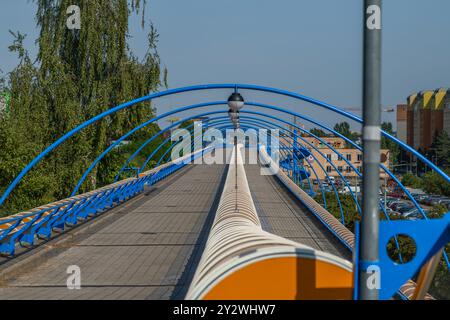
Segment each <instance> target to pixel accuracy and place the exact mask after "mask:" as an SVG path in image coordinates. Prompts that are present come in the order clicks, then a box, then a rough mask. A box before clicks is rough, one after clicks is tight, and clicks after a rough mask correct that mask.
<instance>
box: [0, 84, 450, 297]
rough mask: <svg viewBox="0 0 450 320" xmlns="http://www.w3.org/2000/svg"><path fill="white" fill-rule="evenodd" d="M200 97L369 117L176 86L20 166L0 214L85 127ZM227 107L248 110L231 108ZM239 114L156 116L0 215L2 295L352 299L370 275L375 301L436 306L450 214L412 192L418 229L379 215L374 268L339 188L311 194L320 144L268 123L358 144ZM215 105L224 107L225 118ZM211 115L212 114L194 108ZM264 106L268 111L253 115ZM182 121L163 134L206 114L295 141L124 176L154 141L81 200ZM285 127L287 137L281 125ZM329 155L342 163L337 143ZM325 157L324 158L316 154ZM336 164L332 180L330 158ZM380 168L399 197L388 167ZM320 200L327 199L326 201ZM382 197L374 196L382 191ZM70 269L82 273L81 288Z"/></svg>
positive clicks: (228, 148)
mask: <svg viewBox="0 0 450 320" xmlns="http://www.w3.org/2000/svg"><path fill="white" fill-rule="evenodd" d="M200 90H232V91H233V92H234V94H236V93H237V92H242V93H244V92H247V91H259V92H260V91H263V92H266V93H271V94H274V95H283V96H285V97H289V98H292V99H294V100H295V99H296V100H300V101H303V102H307V103H309V104H311V105H313V106H314V107H320V108H323V109H324V110H326V111H329V112H334V113H336V114H337V115H340V116H343V117H348V118H350V119H351V120H353V121H361V119H359V118H357V117H356V116H354V115H351V114H349V113H347V112H345V111H342V110H341V109H339V108H336V107H334V106H331V105H329V104H326V103H324V102H320V101H318V100H314V99H312V98H308V97H305V96H302V95H299V94H296V93H291V92H287V91H282V90H279V89H273V88H267V87H259V86H254V85H238V84H224V85H205V86H194V87H187V88H181V89H173V90H168V91H164V92H160V93H156V94H152V95H149V96H147V97H143V98H140V99H137V100H135V101H131V102H129V103H126V104H124V105H121V106H118V107H115V108H112V109H109V111H107V112H105V113H104V114H101V115H99V116H97V117H95V118H93V119H91V120H90V121H88V122H86V123H83V124H82V125H80V126H79V127H78V128H75V129H74V130H72V131H71V132H68V133H67V134H66V135H65V136H64V137H62V138H61V139H59V140H58V141H56V142H55V143H53V144H52V145H51V146H49V148H48V149H46V150H45V151H44V152H43V153H42V154H41V155H39V156H38V157H37V158H36V159H35V160H33V162H32V163H30V165H29V166H27V167H26V168H24V170H23V171H22V172H21V173H20V174H19V175H18V177H17V179H16V180H15V181H13V182H12V183H11V185H10V186H9V187H8V188H7V189H6V190H5V192H4V193H3V195H2V198H1V199H0V204H2V203H4V202H5V201H7V198H8V197H9V196H10V194H11V195H13V191H14V189H15V187H16V186H17V185H18V184H19V183H21V180H22V178H23V177H24V176H25V175H26V174H27V173H28V172H29V171H30V170H32V169H33V167H34V166H35V165H36V164H37V163H39V162H40V161H43V160H44V158H45V157H46V155H47V154H48V153H50V152H53V151H54V150H55V149H56V148H57V147H58V146H59V145H60V144H62V143H64V142H65V141H66V140H67V139H69V138H70V137H72V136H74V135H76V134H77V133H78V132H79V131H81V130H83V129H84V128H85V127H87V126H90V125H95V123H96V122H97V121H100V120H101V119H103V118H104V117H106V116H108V115H109V114H113V113H114V112H117V111H119V110H122V109H124V108H131V107H133V105H135V104H136V103H140V102H142V101H147V100H153V99H157V98H159V97H163V96H167V95H175V94H180V93H183V92H190V91H200ZM233 103H238V104H240V103H242V104H241V105H239V106H238V108H237V109H238V110H233V106H235V105H233ZM243 104H244V101H243V99H242V101H240V100H239V99H237V100H236V101H225V100H223V101H212V102H206V103H204V102H202V103H199V104H194V105H190V106H186V107H181V108H177V109H175V110H173V111H170V112H168V113H165V114H163V115H159V116H157V117H156V118H153V119H149V120H148V121H147V122H145V123H143V124H142V125H141V126H139V127H137V128H135V129H133V130H132V131H130V132H129V133H127V134H126V135H124V136H123V137H122V138H120V139H118V140H117V141H116V142H114V143H113V144H112V145H111V146H110V147H109V148H108V149H106V150H105V151H104V152H103V153H102V154H101V155H99V157H98V158H97V159H96V160H95V161H94V162H93V163H92V165H91V166H90V167H89V168H88V170H87V171H86V172H85V174H84V175H83V177H81V179H80V181H79V183H78V185H77V186H75V189H74V191H73V193H72V194H71V195H70V196H69V197H68V198H67V199H63V200H60V201H58V202H55V203H51V204H47V205H44V206H42V207H38V208H35V209H32V210H29V211H27V212H22V213H18V214H15V215H11V216H9V217H5V218H2V219H0V253H1V254H2V256H1V257H0V299H55V300H56V299H139V300H142V299H213V300H226V299H305V300H308V299H357V298H358V293H357V291H358V290H357V288H358V286H360V285H361V284H360V283H358V277H357V274H358V272H359V271H360V270H361V268H363V269H364V268H366V269H367V270H368V272H369V271H370V270H372V271H370V272H373V273H374V275H375V276H377V275H378V274H377V272H379V273H380V274H381V280H380V281H381V282H380V283H381V287H380V288H378V290H379V291H380V298H381V299H391V298H398V299H414V298H426V299H432V297H431V296H430V295H427V294H426V289H425V292H423V290H424V288H428V286H429V280H427V279H429V277H430V274H433V270H434V269H433V267H432V262H433V261H434V260H436V259H438V260H441V259H442V261H443V262H444V263H448V258H447V253H446V252H445V250H444V251H442V248H443V247H444V246H445V245H446V244H447V243H448V242H449V239H448V238H449V235H450V230H449V226H450V224H449V221H450V220H449V219H448V217H449V216H444V218H442V219H428V217H427V215H426V212H425V211H424V210H423V209H422V208H421V207H420V205H419V204H418V203H417V202H415V200H414V198H413V197H411V195H410V194H409V196H410V197H411V201H413V202H414V203H415V205H416V206H417V208H418V210H419V211H420V212H422V213H423V219H420V220H417V221H402V220H400V221H390V218H389V215H388V214H387V213H386V211H385V210H383V206H381V205H380V216H381V218H380V219H381V220H382V221H381V222H380V248H382V249H380V261H379V264H378V265H376V266H375V267H376V268H375V269H371V267H372V266H367V265H365V264H364V261H360V259H359V256H358V252H359V225H358V224H357V225H356V227H355V233H356V235H355V234H354V233H353V232H352V231H351V230H349V229H348V222H349V221H348V219H349V217H348V216H346V212H345V210H344V206H343V205H342V204H341V202H340V200H339V199H340V195H341V194H340V193H339V192H338V191H337V190H336V188H335V187H334V186H333V184H331V186H332V188H333V189H332V190H331V191H330V190H328V191H327V190H326V189H325V188H323V187H322V184H321V182H319V185H318V186H317V188H316V189H315V190H313V188H312V185H313V180H314V177H315V176H317V172H315V171H314V170H313V167H312V166H311V165H310V163H309V162H310V158H311V157H314V153H313V152H311V150H313V149H314V148H315V147H314V145H311V144H310V143H309V142H308V140H306V139H304V137H305V136H306V135H307V134H309V135H310V136H311V137H314V138H315V139H318V140H321V138H320V137H318V136H315V135H314V134H312V133H310V132H309V131H308V130H306V129H304V128H303V127H299V126H297V125H296V124H295V123H292V122H291V121H290V120H287V119H286V118H284V117H282V116H277V115H273V114H276V112H278V113H280V114H281V115H283V114H288V115H295V116H298V117H301V118H302V119H303V120H305V121H309V122H311V123H312V124H314V125H317V126H319V127H321V128H322V129H324V130H329V131H330V132H332V133H333V134H334V135H335V136H338V137H341V138H343V139H344V140H346V141H347V142H348V143H350V144H353V145H354V147H355V148H356V149H359V150H361V147H360V146H359V145H357V144H356V143H355V142H353V141H351V140H349V139H348V138H347V137H343V136H342V135H341V134H340V133H338V132H335V131H334V130H332V129H330V128H328V127H326V126H325V125H323V124H322V123H321V121H320V120H316V119H312V118H308V117H306V116H304V115H302V114H300V113H296V112H293V111H289V110H287V109H284V108H280V107H277V106H273V105H268V104H264V103H259V102H249V101H245V106H252V107H254V109H251V110H246V109H245V108H243V109H241V108H242V105H243ZM221 105H229V106H230V107H231V110H230V112H229V110H228V108H225V109H224V108H222V107H219V106H221ZM211 106H213V107H214V108H215V109H214V111H208V112H198V110H201V109H202V108H204V107H211ZM258 109H262V110H271V113H267V112H263V111H255V110H258ZM185 111H190V112H193V113H195V115H191V116H187V117H185V118H184V119H183V120H180V122H179V123H174V124H172V125H171V126H169V127H168V128H165V129H163V130H161V132H159V133H158V134H157V135H160V134H163V133H164V132H166V131H168V130H171V129H172V128H173V127H175V126H177V125H179V124H180V123H181V122H182V121H185V120H189V119H194V118H198V117H206V116H207V117H208V123H207V126H208V127H211V128H216V129H217V130H219V131H220V132H221V131H223V130H225V129H232V130H234V131H236V130H238V129H253V130H258V129H265V130H268V131H269V132H271V130H273V131H275V129H277V130H281V131H282V132H284V134H285V136H286V135H289V136H290V137H291V138H290V139H280V146H279V147H276V146H274V145H272V144H271V143H268V144H264V143H261V142H260V141H256V143H254V144H252V143H248V142H247V143H246V142H245V141H244V142H242V143H240V142H237V141H234V142H232V141H219V142H220V144H219V143H218V142H217V141H215V143H205V142H204V141H202V143H201V147H200V148H199V149H195V150H193V151H192V152H190V153H187V154H186V153H185V154H184V156H183V157H181V158H179V159H172V160H170V161H167V162H165V163H164V164H161V163H162V159H160V160H159V161H158V162H157V165H156V166H155V167H154V168H153V169H150V170H148V168H146V166H147V164H148V163H149V161H150V159H151V158H152V156H153V155H150V156H149V157H148V158H147V161H146V162H145V163H144V164H143V166H142V168H140V169H139V170H138V175H137V176H136V177H134V178H127V179H122V178H121V177H122V176H123V172H124V171H126V170H129V169H131V168H129V167H128V165H129V163H130V162H131V161H132V159H133V158H134V157H136V156H137V155H138V154H139V152H141V151H142V150H143V149H144V148H145V146H146V145H148V143H150V142H151V141H153V139H155V137H149V140H148V141H147V142H146V143H144V144H143V145H142V146H141V147H140V148H139V149H138V150H136V152H135V154H133V155H132V156H131V157H130V159H129V160H128V161H127V162H126V163H125V164H124V166H123V167H122V169H121V170H120V172H118V173H117V176H116V182H115V183H113V184H111V185H108V186H104V187H102V188H100V189H97V190H93V191H90V192H88V193H84V194H79V193H78V190H79V189H80V186H81V185H82V184H83V182H84V180H85V179H86V178H87V177H88V176H89V174H90V172H91V171H92V170H93V168H95V166H96V165H97V164H98V163H99V161H101V159H102V158H103V157H104V155H106V154H107V153H108V152H110V151H111V150H112V149H114V147H115V146H116V145H117V144H119V143H120V142H121V141H123V140H124V139H127V138H129V137H130V136H131V135H132V134H133V133H134V132H136V131H138V130H139V129H141V128H143V127H144V126H146V125H149V124H151V123H154V122H155V121H158V120H160V119H164V118H165V117H168V116H171V115H173V114H177V113H180V112H185ZM194 111H195V112H194ZM228 113H229V114H228ZM272 113H273V114H272ZM220 114H222V115H221V116H220ZM223 114H224V115H223ZM288 125H289V126H290V127H289V128H290V129H286V128H288ZM292 128H294V130H291V129H292ZM187 129H189V128H187ZM190 129H191V130H192V131H193V130H194V128H193V127H191V128H190ZM188 134H189V136H190V135H191V134H192V133H191V132H190V131H188ZM383 135H384V136H385V137H386V138H388V139H391V140H392V141H395V142H396V143H398V144H399V145H400V146H401V147H402V148H404V149H405V150H406V151H408V152H411V153H412V154H414V155H415V156H416V157H417V158H418V159H419V160H421V161H423V162H424V163H425V164H426V165H429V166H430V167H432V168H433V169H434V170H435V171H436V172H438V173H439V174H441V176H442V177H443V178H444V180H445V181H446V182H447V183H450V179H449V178H448V176H446V175H445V173H444V172H443V171H441V170H440V169H439V168H437V167H436V166H434V164H432V163H431V162H429V161H428V160H427V159H426V158H425V157H423V156H422V155H420V154H418V153H417V152H416V151H415V150H413V149H411V148H410V147H409V146H406V145H404V144H402V143H401V142H400V141H398V140H397V139H396V138H395V137H392V136H390V135H388V134H387V133H383ZM195 138H196V137H195V136H194V139H195ZM168 141H169V140H166V142H165V143H167V142H168ZM180 143H181V142H180ZM189 145H190V143H189ZM173 147H174V146H172V147H171V148H173ZM329 149H330V150H331V151H332V152H335V153H339V150H336V149H334V148H333V147H332V146H329ZM218 151H225V152H224V160H226V161H224V162H223V164H218V163H214V164H207V163H212V162H214V161H212V159H213V157H214V156H215V154H216V153H217V152H218ZM250 151H252V152H254V153H255V154H257V161H256V162H254V163H249V161H248V159H249V158H250V156H249V155H248V154H249V153H250ZM275 154H277V155H278V157H279V160H280V161H275V160H274V159H278V158H277V157H275ZM319 154H322V155H323V152H322V151H320V150H319ZM324 156H325V155H324ZM325 158H326V156H325ZM307 159H308V161H309V162H308V161H307ZM199 160H201V161H199ZM313 160H314V159H313ZM315 160H316V161H318V159H315ZM328 161H329V162H330V164H329V165H330V166H333V167H334V168H335V170H336V171H338V168H337V167H336V166H335V165H334V164H333V161H332V160H331V159H328ZM349 166H350V167H352V170H355V172H357V174H358V176H362V172H359V171H358V169H357V168H354V166H352V165H351V164H349ZM322 169H323V170H324V172H325V175H326V177H327V178H328V179H329V180H330V176H329V175H328V174H327V172H326V170H325V168H322ZM380 169H381V170H384V171H385V172H387V173H388V174H389V175H390V176H391V178H392V179H393V180H394V181H396V182H397V183H398V185H399V186H400V187H402V185H401V182H400V181H398V179H397V178H396V177H395V175H393V174H392V173H391V172H390V171H389V169H388V168H386V167H382V166H381V167H380ZM338 174H339V176H341V177H342V178H343V181H344V183H345V184H346V185H347V187H348V190H350V196H351V197H352V199H353V200H354V205H355V207H356V208H357V209H358V212H359V213H360V214H362V209H361V203H360V202H361V200H360V199H359V198H358V197H357V196H356V195H354V194H353V193H352V191H351V188H350V182H349V181H348V180H347V179H345V176H344V175H343V173H341V172H338ZM316 181H318V179H316ZM403 188H404V187H403ZM404 190H405V191H406V193H407V195H408V192H407V190H406V188H404ZM329 194H332V195H333V196H335V197H336V199H337V202H336V203H337V208H334V209H335V210H334V211H333V212H331V211H332V210H331V206H330V204H328V205H327V202H326V199H327V196H329ZM321 197H322V199H323V201H319V200H318V199H320V198H321ZM374 197H377V199H378V195H374ZM403 234H406V235H408V236H410V237H411V238H413V239H414V240H415V243H416V246H417V253H416V256H415V257H414V259H413V260H412V261H410V262H408V263H402V262H403V261H402V256H401V250H397V251H396V252H397V253H398V254H399V257H397V258H396V259H394V260H392V259H391V258H390V257H389V256H388V253H387V250H386V246H387V244H388V241H389V240H391V241H392V243H393V245H394V246H399V242H398V241H397V235H403ZM436 257H437V258H436ZM74 268H75V269H74ZM71 270H76V272H75V275H76V276H78V277H79V278H78V279H77V280H74V278H73V277H72V276H73V274H72V273H71V272H72V271H71ZM377 270H378V271H377ZM413 280H414V281H413ZM375 282H376V281H375ZM427 283H428V285H427ZM73 284H75V288H74V287H71V285H73ZM78 285H79V286H78Z"/></svg>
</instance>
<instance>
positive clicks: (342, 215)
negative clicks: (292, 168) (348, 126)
mask: <svg viewBox="0 0 450 320" xmlns="http://www.w3.org/2000/svg"><path fill="white" fill-rule="evenodd" d="M212 113H214V114H218V113H225V111H215V112H212ZM243 113H252V114H257V115H261V116H266V115H265V114H263V113H259V112H252V111H243ZM205 114H211V112H208V113H204V114H201V116H203V115H205ZM195 117H199V115H196V116H195ZM195 117H191V118H195ZM243 118H244V117H242V119H243ZM246 118H248V117H246ZM272 118H273V119H278V118H276V117H272ZM187 119H188V118H186V119H184V120H181V121H179V122H180V123H182V122H184V121H186V120H187ZM248 119H249V120H254V121H257V120H260V121H265V120H261V119H250V118H248ZM209 120H212V119H209ZM278 120H279V121H282V120H281V119H278ZM283 121H284V120H283ZM265 123H266V124H267V123H269V124H270V123H271V122H268V121H265ZM286 123H288V124H292V125H294V124H293V123H291V122H287V121H286ZM276 126H277V127H278V128H280V129H282V130H284V131H287V132H289V133H291V134H293V135H295V136H296V137H297V138H300V139H301V140H302V141H304V142H306V143H308V144H309V145H310V146H311V147H313V148H314V149H315V150H316V151H318V152H319V154H320V155H321V156H322V157H323V158H324V159H325V160H326V161H327V162H329V163H330V164H331V165H332V166H333V167H334V168H335V170H336V172H338V173H339V175H340V176H341V178H342V179H343V181H344V182H345V184H346V186H347V187H348V189H349V190H350V192H351V194H352V197H353V199H354V201H355V203H356V204H357V207H358V211H359V212H360V213H361V209H360V206H359V204H358V201H357V199H356V197H355V195H354V193H353V192H352V191H351V189H350V186H349V185H348V182H347V180H346V179H345V177H343V176H342V174H341V173H340V172H339V170H338V169H337V168H336V167H335V166H334V164H333V163H332V162H331V161H330V160H329V159H328V158H327V157H326V156H325V155H323V153H321V152H320V151H319V150H318V149H317V148H316V147H315V146H314V145H312V144H311V143H309V142H308V141H306V140H304V139H303V138H301V137H300V136H298V135H297V134H295V133H293V132H292V131H290V130H287V129H286V128H283V127H281V126H279V125H276ZM298 129H300V130H302V131H303V132H305V133H307V134H309V135H311V133H310V132H309V131H306V130H304V129H301V128H300V127H298ZM312 136H314V137H315V138H317V139H319V140H320V141H321V142H324V141H323V140H322V139H321V138H319V137H316V136H315V135H312ZM144 144H147V142H144ZM331 148H332V147H331ZM139 149H142V148H139ZM332 149H333V150H334V151H335V152H336V153H337V154H339V155H340V156H342V154H340V153H339V152H338V151H337V150H335V149H334V148H332ZM166 153H167V152H166ZM149 158H150V157H149ZM149 158H148V159H147V160H146V163H147V162H148V161H149ZM314 158H315V160H316V161H317V163H318V164H319V166H320V167H321V169H322V171H323V172H324V174H325V175H326V177H327V179H328V181H329V182H330V185H331V186H332V188H333V191H334V193H335V195H336V199H337V201H338V204H339V208H340V211H341V220H342V222H343V223H345V215H344V213H343V208H342V205H341V202H340V198H339V195H338V192H337V190H336V188H335V187H334V185H333V184H332V181H331V178H330V176H329V175H328V173H327V172H326V170H325V169H324V168H323V166H322V165H321V164H320V162H319V161H318V159H317V158H316V157H314ZM343 158H344V159H345V157H343ZM160 160H161V159H160ZM159 162H160V161H159ZM346 162H347V161H346ZM347 163H348V162H347ZM350 165H351V164H350ZM352 167H353V166H352ZM353 169H354V170H356V169H355V168H354V167H353ZM316 176H317V173H316ZM320 187H321V190H322V196H323V199H324V204H326V200H325V196H324V192H323V187H322V185H321V184H320Z"/></svg>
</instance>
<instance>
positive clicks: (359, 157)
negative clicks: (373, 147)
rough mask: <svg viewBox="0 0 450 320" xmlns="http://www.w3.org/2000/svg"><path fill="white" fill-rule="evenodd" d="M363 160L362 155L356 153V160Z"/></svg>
mask: <svg viewBox="0 0 450 320" xmlns="http://www.w3.org/2000/svg"><path fill="white" fill-rule="evenodd" d="M362 160H363V155H362V154H361V153H360V154H358V161H362Z"/></svg>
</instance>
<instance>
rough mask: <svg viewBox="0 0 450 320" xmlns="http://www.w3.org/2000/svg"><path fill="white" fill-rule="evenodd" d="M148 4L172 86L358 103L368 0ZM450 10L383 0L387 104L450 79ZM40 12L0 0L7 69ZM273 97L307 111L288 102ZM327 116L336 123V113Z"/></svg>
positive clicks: (429, 2) (432, 0) (0, 60)
mask: <svg viewBox="0 0 450 320" xmlns="http://www.w3.org/2000/svg"><path fill="white" fill-rule="evenodd" d="M147 12H148V18H149V19H151V20H152V21H153V22H154V23H155V25H156V27H157V29H158V31H159V33H160V43H159V52H160V55H161V58H162V61H163V64H164V65H165V66H167V68H168V69H169V85H170V87H178V86H183V85H190V84H199V83H223V82H233V83H234V82H241V83H255V84H261V85H268V86H273V87H278V88H283V89H287V90H292V91H296V92H300V93H304V94H306V95H309V96H312V97H315V98H318V99H321V100H325V101H327V102H329V103H332V104H336V105H339V106H342V107H360V105H361V78H362V68H361V65H362V59H361V56H362V33H361V24H362V18H361V13H362V0H339V1H336V0H283V1H274V0H221V1H219V0H215V1H212V0H189V1H187V0H149V7H148V10H147ZM449 12H450V1H448V0H393V1H392V0H390V1H387V0H385V1H384V21H383V22H384V39H383V64H384V65H383V104H384V106H393V105H396V104H398V103H402V102H404V101H405V99H406V97H407V96H408V95H409V94H410V93H412V92H414V91H418V90H423V89H434V88H438V87H450V59H449V57H450V41H448V39H449V36H450V19H449ZM34 14H35V5H34V3H33V2H30V1H29V0H1V4H0V69H2V70H3V71H4V72H8V71H10V70H11V69H12V68H13V67H14V65H15V64H16V60H15V58H14V55H12V54H11V53H9V52H8V50H7V47H8V45H9V44H10V43H11V39H12V37H11V36H10V35H9V33H8V29H12V30H20V31H21V32H23V33H26V34H28V40H27V42H26V43H27V46H28V48H30V51H31V53H32V54H34V53H35V49H33V46H34V40H35V39H36V37H37V32H38V30H37V29H36V26H35V20H34ZM130 32H131V35H132V36H133V38H132V39H131V40H130V44H131V46H132V48H133V49H134V50H135V52H136V53H137V54H138V55H140V56H142V55H143V53H144V52H145V44H146V41H145V39H146V33H145V32H144V31H142V30H141V29H140V27H139V18H136V17H135V18H133V19H132V21H131V25H130ZM259 97H261V95H260V96H259ZM213 98H215V97H213ZM222 98H223V97H222ZM252 98H253V97H252ZM196 99H197V100H198V96H195V97H194V96H193V95H186V96H185V97H183V100H176V99H175V100H174V99H172V98H170V99H166V100H165V101H161V102H160V103H159V105H158V106H159V109H160V112H161V110H167V109H169V108H171V107H173V105H175V104H178V103H182V102H190V101H194V100H196ZM270 99H272V98H270ZM270 99H269V100H270ZM259 100H261V99H259ZM269 102H272V101H269ZM273 102H275V101H273ZM276 102H278V103H284V104H285V105H286V106H287V107H289V108H293V109H295V110H299V111H303V110H304V109H303V107H300V106H298V103H294V102H292V101H287V100H286V101H284V100H280V99H278V100H276ZM305 108H306V107H305ZM308 112H309V111H308ZM308 112H306V111H305V113H308ZM310 115H315V116H318V115H320V114H318V113H315V112H312V113H310ZM326 117H327V120H328V122H329V123H330V124H332V123H333V122H335V120H336V119H334V118H333V117H330V116H328V115H327V116H326ZM386 119H388V120H394V119H395V117H394V115H392V114H391V115H389V116H387V118H386Z"/></svg>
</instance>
